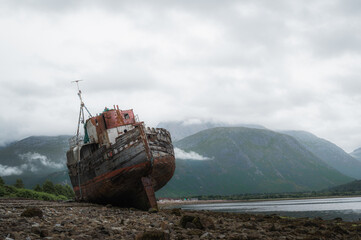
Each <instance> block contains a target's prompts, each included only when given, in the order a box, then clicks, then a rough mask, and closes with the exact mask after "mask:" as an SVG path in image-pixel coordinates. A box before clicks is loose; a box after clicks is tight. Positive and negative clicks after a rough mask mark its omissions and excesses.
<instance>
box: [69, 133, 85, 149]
mask: <svg viewBox="0 0 361 240" xmlns="http://www.w3.org/2000/svg"><path fill="white" fill-rule="evenodd" d="M68 141H69V147H70V148H74V147H76V146H77V145H78V144H79V145H83V144H84V136H77V135H75V136H73V137H71V138H69V140H68Z"/></svg>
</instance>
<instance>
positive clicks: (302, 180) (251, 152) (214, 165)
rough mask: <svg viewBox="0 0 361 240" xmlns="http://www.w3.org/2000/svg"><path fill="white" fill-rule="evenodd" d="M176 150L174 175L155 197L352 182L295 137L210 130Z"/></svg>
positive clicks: (245, 130) (287, 189)
mask: <svg viewBox="0 0 361 240" xmlns="http://www.w3.org/2000/svg"><path fill="white" fill-rule="evenodd" d="M174 145H175V147H176V149H175V150H176V171H175V174H174V177H173V178H172V179H171V180H170V182H169V183H168V184H167V185H166V186H165V187H164V188H162V189H161V190H159V191H158V192H157V196H158V197H165V196H168V197H169V196H171V197H179V196H191V195H231V194H242V193H260V192H267V193H270V192H294V191H309V190H320V189H324V188H327V187H332V186H336V185H339V184H343V183H346V182H350V181H352V178H350V177H348V176H345V175H343V174H341V173H340V172H338V171H336V170H335V169H333V168H331V167H329V166H328V165H326V164H325V163H324V162H323V161H322V160H321V159H319V158H318V157H316V156H315V155H314V154H313V153H311V152H310V151H308V150H307V149H306V148H305V147H304V146H303V145H302V144H300V143H299V142H298V141H297V140H296V139H294V138H293V137H291V136H288V135H286V134H281V133H277V132H273V131H270V130H265V129H251V128H244V127H231V128H224V127H222V128H213V129H207V130H204V131H201V132H199V133H196V134H194V135H192V136H189V137H186V138H184V139H182V140H180V141H178V142H176V143H175V144H174ZM177 153H178V154H177ZM187 158H188V159H187ZM190 159H199V160H190ZM201 159H203V160H201Z"/></svg>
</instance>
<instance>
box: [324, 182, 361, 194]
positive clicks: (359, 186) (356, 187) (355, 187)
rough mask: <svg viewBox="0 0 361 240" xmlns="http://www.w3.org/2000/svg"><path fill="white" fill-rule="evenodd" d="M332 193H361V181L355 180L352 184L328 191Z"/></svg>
mask: <svg viewBox="0 0 361 240" xmlns="http://www.w3.org/2000/svg"><path fill="white" fill-rule="evenodd" d="M326 191H331V192H345V193H346V192H361V180H355V181H352V182H350V183H346V184H342V185H339V186H336V187H332V188H329V189H326Z"/></svg>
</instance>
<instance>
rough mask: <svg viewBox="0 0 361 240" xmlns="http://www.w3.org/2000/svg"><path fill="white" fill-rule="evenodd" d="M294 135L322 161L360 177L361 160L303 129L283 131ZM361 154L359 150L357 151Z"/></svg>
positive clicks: (357, 177) (347, 173) (343, 171)
mask: <svg viewBox="0 0 361 240" xmlns="http://www.w3.org/2000/svg"><path fill="white" fill-rule="evenodd" d="M282 133H285V134H287V135H290V136H292V137H294V138H295V139H296V140H297V141H298V142H300V143H301V144H302V145H303V146H304V147H305V148H306V149H307V150H309V151H310V152H312V153H313V154H314V155H315V156H317V157H318V158H320V159H321V160H322V161H323V162H325V163H326V164H328V165H330V166H331V167H333V168H335V169H337V170H338V171H340V172H341V173H343V174H345V175H347V176H350V177H352V178H356V179H361V162H360V161H358V160H356V159H355V158H353V157H352V156H350V155H349V154H347V153H346V152H345V151H344V150H342V149H341V148H340V147H338V146H336V145H335V144H333V143H331V142H329V141H327V140H325V139H322V138H318V137H316V136H315V135H313V134H312V133H309V132H304V131H283V132H282ZM359 153H360V154H361V151H359Z"/></svg>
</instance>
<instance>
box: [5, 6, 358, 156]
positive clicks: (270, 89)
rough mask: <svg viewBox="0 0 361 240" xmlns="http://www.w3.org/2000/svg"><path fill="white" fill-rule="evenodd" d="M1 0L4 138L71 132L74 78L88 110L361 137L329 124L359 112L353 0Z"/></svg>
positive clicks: (151, 121)
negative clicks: (113, 108)
mask: <svg viewBox="0 0 361 240" xmlns="http://www.w3.org/2000/svg"><path fill="white" fill-rule="evenodd" d="M2 5H3V6H4V8H2V9H1V10H0V13H1V14H0V20H2V21H0V22H2V25H1V27H2V28H4V29H7V32H8V34H6V35H4V36H3V38H2V39H1V44H0V50H1V52H2V53H3V54H2V57H0V68H1V72H2V79H1V80H0V82H1V88H0V95H1V98H0V108H1V110H2V112H3V113H5V114H2V115H1V116H0V123H1V124H0V128H1V131H0V143H1V142H6V141H9V139H10V138H13V139H18V138H21V137H25V136H29V135H40V134H44V135H56V134H71V132H73V131H74V129H75V125H76V120H77V114H78V112H77V111H78V107H79V102H78V98H77V96H76V87H75V85H74V84H71V83H70V81H72V80H75V79H84V80H85V81H84V82H82V83H81V84H80V85H81V89H82V91H83V93H84V94H83V95H84V99H85V102H86V104H87V106H88V107H89V109H91V111H92V112H93V113H96V112H98V111H101V110H102V109H103V108H104V106H111V105H113V104H119V106H121V107H124V108H133V109H134V111H135V112H136V113H137V114H139V115H140V117H141V119H142V120H144V121H146V122H147V124H149V125H151V124H153V125H156V124H157V123H158V122H159V121H166V120H180V119H186V120H187V119H189V118H202V119H212V120H215V121H229V122H233V123H237V122H238V123H242V122H248V123H258V124H261V125H265V126H267V127H269V128H280V127H286V128H294V129H303V130H308V131H314V133H315V134H321V136H322V137H324V138H326V139H327V138H332V139H336V140H337V139H340V140H337V141H338V142H340V143H341V144H342V147H347V148H351V146H355V145H357V144H359V142H361V134H359V133H358V132H357V131H354V132H353V133H352V134H351V135H352V136H346V134H342V131H337V132H335V131H332V124H333V125H337V126H339V127H340V129H342V125H346V124H348V125H352V126H353V128H354V129H358V124H357V123H356V122H353V121H351V122H349V121H347V119H359V116H360V114H359V113H358V110H356V108H360V105H359V103H360V101H359V94H358V92H357V89H359V88H358V85H359V84H357V82H359V81H358V77H359V76H360V70H359V67H358V62H359V58H360V51H359V50H360V49H359V46H358V45H359V44H356V43H357V42H358V40H359V38H360V37H359V33H358V32H357V31H356V29H358V28H359V22H360V21H359V20H360V19H359V16H358V14H356V12H358V11H359V10H358V8H359V3H357V1H328V0H327V1H326V0H317V1H302V2H300V1H285V0H284V1H222V2H219V1H188V0H187V1H165V0H164V1H152V2H145V1H131V2H129V1H85V0H83V1H76V2H74V1H5V2H3V3H2ZM44 33H46V34H44ZM335 99H337V100H335ZM347 106H352V108H351V107H347ZM334 112H335V113H341V112H342V114H341V115H343V116H344V117H339V116H338V115H337V114H334ZM24 118H25V119H26V124H25V123H24ZM328 122H330V125H328V124H324V123H328ZM326 126H328V127H329V128H331V129H327V128H326ZM344 128H345V132H346V131H347V129H346V127H344ZM10 129H11V130H10ZM341 139H348V140H342V141H341ZM351 139H352V140H351ZM355 139H356V140H355ZM357 139H359V140H357ZM357 141H359V142H357ZM336 143H337V142H336ZM349 150H352V149H349Z"/></svg>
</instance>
